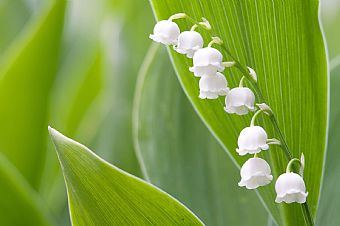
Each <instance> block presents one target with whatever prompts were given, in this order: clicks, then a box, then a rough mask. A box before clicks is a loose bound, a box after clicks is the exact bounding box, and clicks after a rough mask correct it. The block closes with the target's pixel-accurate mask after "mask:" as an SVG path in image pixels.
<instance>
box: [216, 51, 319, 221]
mask: <svg viewBox="0 0 340 226" xmlns="http://www.w3.org/2000/svg"><path fill="white" fill-rule="evenodd" d="M221 47H222V49H223V50H224V51H225V52H226V53H227V54H228V55H229V57H230V58H232V60H233V61H235V67H236V68H237V69H238V70H239V71H240V72H241V73H242V74H243V76H244V77H246V78H247V79H248V80H249V81H250V82H252V84H253V86H254V91H255V93H256V94H257V97H258V99H259V102H260V103H266V101H265V99H264V97H263V95H262V92H261V90H260V88H259V86H258V84H257V83H256V82H255V81H254V79H253V78H252V77H251V75H250V74H249V73H248V70H247V69H246V68H245V67H244V66H243V65H242V64H241V63H240V62H239V61H238V60H237V59H236V58H235V57H234V56H233V55H232V54H231V52H230V51H229V50H228V49H227V48H226V47H225V46H223V45H222V46H221ZM270 121H271V122H272V124H273V127H274V130H275V131H276V133H277V134H278V136H279V140H280V141H281V145H280V147H281V149H282V150H283V152H284V153H285V155H286V157H287V159H288V161H290V160H291V159H293V156H292V154H291V152H290V151H289V147H288V145H287V142H286V139H285V138H284V136H283V133H282V131H281V129H280V127H279V124H278V122H277V119H276V117H275V115H274V113H273V114H271V115H270ZM301 205H302V209H303V215H304V218H305V221H306V223H307V224H308V225H309V226H314V222H313V218H312V214H311V212H310V210H309V206H308V203H307V201H306V202H305V203H302V204H301Z"/></svg>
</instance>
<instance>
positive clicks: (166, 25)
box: [149, 20, 180, 45]
mask: <svg viewBox="0 0 340 226" xmlns="http://www.w3.org/2000/svg"><path fill="white" fill-rule="evenodd" d="M179 34H180V30H179V27H178V25H177V24H176V23H175V22H172V21H170V20H161V21H159V22H158V23H157V24H156V25H155V27H154V29H153V34H151V35H149V37H150V38H151V39H152V40H154V41H155V42H159V43H162V44H164V45H170V44H173V45H175V44H176V43H177V38H178V36H179Z"/></svg>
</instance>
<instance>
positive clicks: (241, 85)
mask: <svg viewBox="0 0 340 226" xmlns="http://www.w3.org/2000/svg"><path fill="white" fill-rule="evenodd" d="M244 79H246V77H244V76H243V77H242V78H241V80H240V83H239V85H238V87H240V88H242V87H243V83H244Z"/></svg>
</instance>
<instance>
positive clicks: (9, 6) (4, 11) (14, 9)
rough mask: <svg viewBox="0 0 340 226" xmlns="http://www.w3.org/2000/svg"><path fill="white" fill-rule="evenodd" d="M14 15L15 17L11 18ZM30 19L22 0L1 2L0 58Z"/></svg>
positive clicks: (4, 0)
mask: <svg viewBox="0 0 340 226" xmlns="http://www.w3.org/2000/svg"><path fill="white" fill-rule="evenodd" d="M13 15H15V16H13ZM29 18H30V10H29V9H28V7H27V3H26V2H25V1H24V0H2V1H1V3H0V34H1V37H0V56H1V55H2V53H3V51H4V50H6V48H7V47H8V45H9V44H10V43H11V42H12V41H13V39H15V37H17V35H18V33H19V32H20V31H21V30H22V28H23V27H24V25H25V24H26V22H27V21H28V20H29Z"/></svg>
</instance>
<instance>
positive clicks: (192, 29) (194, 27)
mask: <svg viewBox="0 0 340 226" xmlns="http://www.w3.org/2000/svg"><path fill="white" fill-rule="evenodd" d="M196 28H198V25H197V24H194V25H193V26H192V27H191V29H190V31H194V30H195V29H196Z"/></svg>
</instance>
